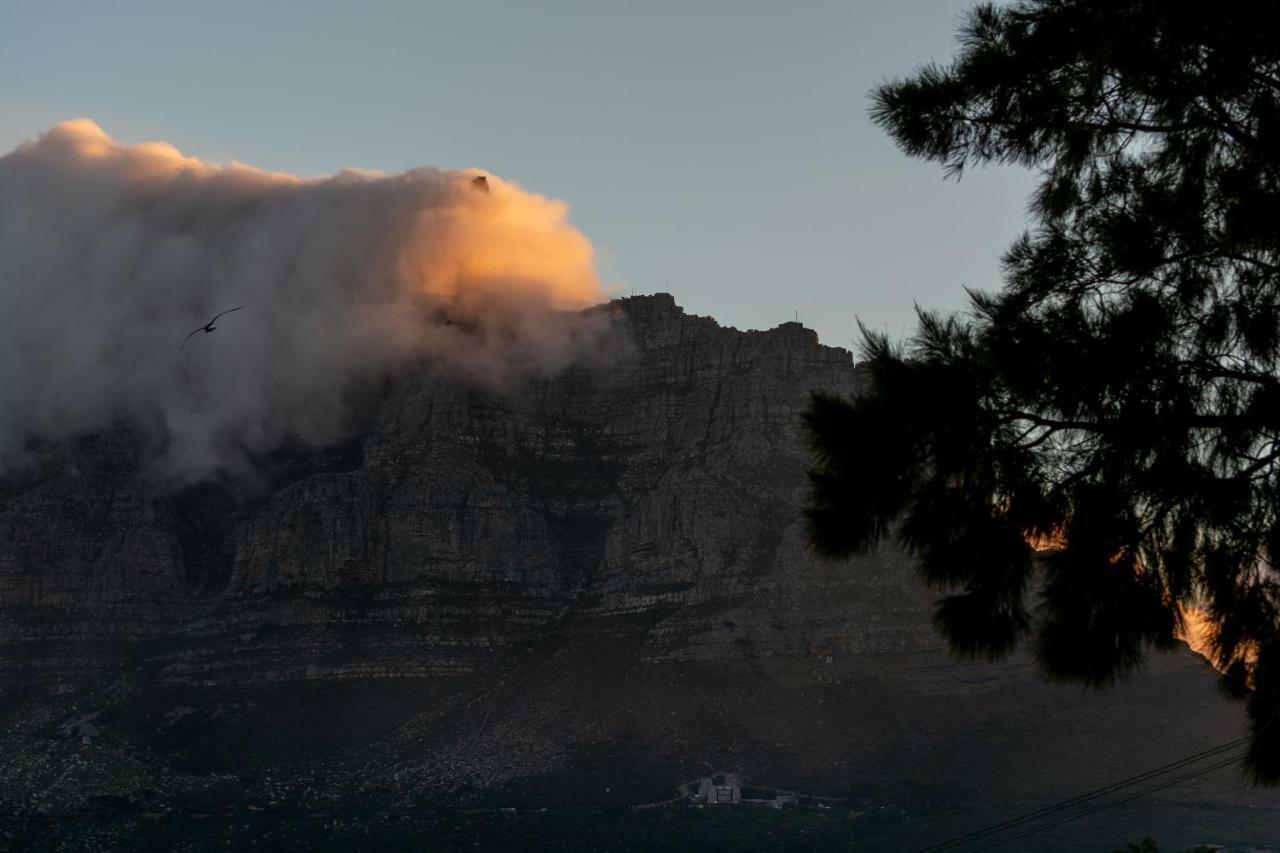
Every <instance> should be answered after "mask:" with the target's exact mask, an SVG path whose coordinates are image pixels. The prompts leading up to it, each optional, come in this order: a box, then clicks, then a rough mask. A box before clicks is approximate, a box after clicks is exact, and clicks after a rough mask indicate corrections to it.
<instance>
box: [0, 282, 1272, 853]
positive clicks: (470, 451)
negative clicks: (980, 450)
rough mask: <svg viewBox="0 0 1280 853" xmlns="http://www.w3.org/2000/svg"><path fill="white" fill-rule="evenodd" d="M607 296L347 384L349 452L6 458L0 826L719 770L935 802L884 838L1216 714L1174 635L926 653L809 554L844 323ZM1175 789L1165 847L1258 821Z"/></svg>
mask: <svg viewBox="0 0 1280 853" xmlns="http://www.w3.org/2000/svg"><path fill="white" fill-rule="evenodd" d="M599 310H602V311H606V312H608V314H609V316H610V318H611V319H612V321H613V323H614V325H615V331H616V332H617V339H618V340H619V341H624V342H626V345H625V346H623V347H621V348H620V350H619V352H618V353H616V354H615V357H614V358H613V359H612V360H611V361H609V362H608V363H607V364H603V363H602V364H597V365H593V366H586V365H584V366H579V367H575V368H573V369H570V370H568V371H566V372H564V373H562V374H561V375H558V376H556V377H553V378H550V379H541V380H529V381H527V382H524V383H523V384H520V385H519V386H517V387H507V388H504V389H502V390H494V389H484V388H479V387H477V386H475V385H473V384H466V383H462V382H459V381H456V380H454V379H452V378H450V377H447V376H442V375H439V374H438V373H435V372H433V371H432V370H431V369H430V368H429V366H426V365H423V366H420V367H419V368H417V369H413V370H408V371H405V372H404V373H402V374H401V375H399V376H396V377H394V378H393V379H391V380H389V381H387V382H386V383H385V384H384V385H381V386H379V387H376V388H367V389H358V391H359V395H360V397H361V400H362V403H361V405H360V407H359V412H360V420H359V423H358V424H356V425H355V428H354V429H353V431H352V434H351V438H350V440H349V441H347V442H346V443H345V444H343V445H341V446H338V447H333V448H329V449H326V450H324V451H318V452H294V451H288V450H286V451H281V452H280V453H278V454H276V455H275V456H273V457H272V458H270V459H265V460H261V462H262V472H263V473H262V475H261V477H260V478H259V479H258V480H256V481H254V482H252V483H249V482H245V481H243V480H237V481H228V482H222V483H205V484H202V485H198V486H194V487H187V488H183V489H180V490H173V489H166V488H162V487H160V486H157V485H156V484H155V483H154V481H153V480H151V479H149V478H148V477H147V476H146V474H145V473H144V470H143V469H144V467H145V465H144V463H143V461H142V460H145V459H146V458H147V455H148V454H147V450H148V448H146V447H143V446H140V444H139V440H138V439H137V438H136V436H134V435H132V434H130V433H129V432H128V431H125V430H116V431H111V432H108V433H105V434H102V435H99V436H96V437H94V438H91V439H86V440H84V441H82V442H80V443H79V444H78V445H77V446H74V447H56V448H46V449H44V450H43V451H42V452H41V453H39V454H37V456H36V457H35V458H34V461H33V462H32V464H31V465H30V466H29V467H27V468H26V469H24V470H22V471H20V472H18V473H17V474H15V475H11V476H9V477H8V478H7V479H5V480H4V481H0V754H3V755H5V756H6V760H5V761H4V762H0V843H2V841H3V839H4V838H5V837H6V836H5V835H4V833H5V831H6V824H5V819H4V817H3V815H5V814H8V815H19V816H21V815H27V816H32V817H31V820H35V821H37V823H36V824H34V826H35V827H36V829H35V830H34V834H28V835H25V836H21V835H20V836H19V837H22V838H25V839H26V840H27V841H29V842H30V845H31V846H32V847H34V848H39V849H46V848H47V847H49V846H52V845H50V844H49V843H48V841H49V838H50V836H49V835H48V834H47V833H48V831H49V825H48V824H46V823H39V821H41V820H44V819H45V818H44V817H42V816H45V815H63V816H66V815H72V816H78V817H76V820H79V821H82V822H81V823H75V822H72V823H65V822H64V823H63V824H60V825H64V826H69V827H72V829H70V830H67V832H68V833H69V834H68V835H67V838H69V839H71V840H70V841H68V843H67V845H63V846H68V848H69V849H71V848H75V845H76V844H77V843H79V842H78V840H77V839H79V838H80V833H81V831H82V830H83V829H84V826H85V824H83V821H85V820H90V821H91V822H92V821H95V820H99V818H98V817H92V818H87V817H85V815H97V814H99V812H100V811H101V809H102V808H106V806H103V804H104V803H105V804H108V805H110V807H111V808H113V809H116V810H117V811H118V812H119V813H120V814H124V815H125V817H123V818H119V817H118V815H117V817H110V818H101V820H106V821H108V823H109V825H110V826H111V827H114V829H113V830H112V831H113V832H115V831H116V830H119V832H118V833H117V834H116V835H112V836H110V838H111V839H114V840H111V841H110V843H108V842H107V841H103V843H102V844H99V845H98V847H96V848H95V849H100V848H103V847H110V846H112V845H113V844H116V843H119V844H120V845H122V846H123V848H124V849H132V847H131V844H132V842H130V841H129V838H130V837H131V836H130V835H129V833H130V832H132V831H133V830H132V829H130V827H133V826H134V824H132V823H129V821H132V820H135V818H132V817H128V815H133V814H136V813H141V812H146V813H155V814H167V815H170V816H177V817H174V818H173V819H174V820H179V819H180V818H181V816H183V815H190V814H192V813H208V812H213V813H217V814H223V813H225V814H237V815H239V814H247V812H245V809H256V810H257V811H255V812H253V813H254V814H258V815H262V814H268V813H270V810H272V809H293V810H295V811H294V812H290V813H291V814H292V813H296V810H298V809H302V810H304V811H306V812H307V813H308V814H310V813H313V812H314V813H323V814H328V813H330V812H331V811H333V810H340V809H343V808H354V809H355V810H356V812H358V813H359V814H362V815H365V816H367V814H369V813H370V809H374V810H375V811H377V810H379V809H386V808H391V807H394V808H404V807H406V804H409V805H413V807H414V808H417V807H418V805H420V804H421V803H424V802H438V801H440V798H442V797H443V798H445V799H446V800H447V801H448V802H450V803H454V804H457V803H466V804H470V805H473V806H476V805H481V806H482V805H486V804H487V805H490V806H492V805H497V806H500V807H506V806H507V805H509V804H520V805H525V804H529V803H535V804H544V803H545V804H549V805H552V806H563V805H565V804H566V803H568V804H576V805H584V804H586V805H590V806H593V807H599V806H609V805H613V806H620V805H628V804H634V803H637V802H643V801H646V800H665V799H667V798H669V797H670V796H671V795H672V793H673V791H674V790H675V786H676V785H678V784H679V783H681V782H684V781H688V780H689V779H691V778H696V777H698V776H700V775H704V774H708V773H713V772H716V771H720V770H723V771H732V772H737V773H739V774H742V775H743V777H744V778H746V779H749V780H754V781H755V782H757V783H762V784H770V785H779V786H784V787H790V788H797V789H801V790H809V791H815V792H820V793H827V794H836V795H842V796H850V797H852V798H853V799H852V800H851V802H856V803H863V804H866V803H872V804H875V805H874V808H875V809H891V810H892V813H893V814H896V815H907V814H909V813H910V814H923V815H932V816H934V817H937V816H938V815H941V817H938V820H939V821H941V822H940V823H937V824H930V823H928V822H927V821H917V822H916V823H914V824H910V825H907V824H905V823H903V825H904V826H906V827H907V828H906V829H895V830H892V832H890V831H889V830H884V831H885V832H890V834H888V835H876V834H875V833H879V832H881V830H882V829H883V827H884V826H885V825H887V824H883V822H881V823H877V822H876V821H874V820H873V821H871V822H870V823H866V822H865V821H864V822H862V823H857V822H855V823H854V824H850V826H852V827H853V828H854V829H855V830H857V831H861V830H858V829H857V828H858V827H871V829H868V830H867V832H870V833H871V834H872V835H871V836H868V837H875V838H880V839H881V841H882V842H883V843H881V844H879V846H877V844H876V843H869V846H868V847H867V849H884V850H897V849H909V848H912V847H918V846H920V845H921V844H923V843H931V842H934V841H937V840H939V838H940V837H945V836H946V835H947V834H949V833H951V832H952V831H953V828H954V824H948V823H947V822H946V820H947V819H948V818H947V815H959V816H960V818H959V819H960V820H962V821H971V820H972V814H973V813H974V811H973V810H974V809H975V808H977V809H985V810H986V811H984V812H982V813H983V814H986V815H988V816H990V817H992V818H993V819H999V818H1000V817H1007V816H1008V814H1007V813H1005V812H1001V811H998V810H996V811H992V808H993V807H992V805H991V804H992V803H994V802H1001V803H1005V804H1009V803H1014V804H1016V806H1017V810H1018V811H1021V810H1027V809H1030V808H1033V807H1035V806H1036V805H1044V804H1045V803H1047V802H1049V801H1051V800H1052V799H1055V798H1057V797H1061V796H1070V795H1073V794H1078V793H1079V792H1080V791H1081V790H1086V789H1088V788H1091V787H1095V786H1098V785H1103V784H1107V783H1109V782H1111V781H1114V780H1115V779H1116V778H1119V777H1122V776H1125V775H1129V774H1130V773H1132V772H1136V771H1137V770H1139V769H1142V768H1145V767H1152V766H1157V765H1160V764H1163V763H1166V762H1167V761H1168V760H1170V758H1171V757H1176V755H1181V754H1185V753H1188V752H1192V751H1194V750H1196V749H1201V748H1204V747H1207V746H1211V745H1214V744H1217V743H1220V742H1222V741H1225V740H1228V739H1230V738H1231V737H1233V736H1235V735H1236V734H1238V733H1239V730H1240V726H1241V715H1240V714H1239V711H1238V709H1237V708H1236V707H1234V706H1231V705H1229V704H1227V703H1226V702H1224V701H1223V700H1222V699H1221V698H1220V697H1218V696H1217V695H1216V694H1215V692H1214V687H1213V679H1212V676H1211V675H1210V674H1209V673H1208V672H1207V671H1206V669H1205V667H1204V666H1203V664H1202V663H1201V662H1200V661H1198V659H1195V658H1194V657H1192V656H1190V655H1189V654H1182V655H1173V656H1170V657H1165V658H1160V659H1158V660H1157V661H1156V664H1155V666H1154V668H1153V670H1152V671H1150V672H1149V673H1148V674H1147V675H1145V676H1143V677H1142V678H1139V679H1136V680H1135V681H1134V682H1133V683H1132V684H1130V685H1129V686H1127V687H1125V688H1124V689H1122V690H1119V691H1117V692H1115V693H1113V694H1110V695H1109V696H1107V697H1105V698H1099V697H1097V696H1093V695H1081V694H1080V693H1078V692H1077V691H1075V690H1072V689H1067V688H1059V687H1053V686H1049V685H1045V684H1043V683H1042V682H1041V681H1040V680H1039V678H1038V677H1037V676H1036V675H1035V673H1034V671H1033V669H1032V667H1031V666H1030V665H1029V663H1028V661H1027V660H1026V659H1025V658H1017V657H1015V658H1014V659H1012V660H1010V661H1008V662H1005V663H1002V664H999V665H988V664H981V663H979V664H962V663H957V662H955V661H953V660H951V659H949V658H948V657H947V656H946V655H945V654H944V653H941V652H940V643H939V640H938V638H937V636H936V635H935V634H934V632H933V631H932V629H931V627H930V611H931V599H932V595H931V594H930V593H929V592H927V591H926V590H924V589H923V588H922V587H921V586H920V585H919V583H918V582H917V580H916V579H915V576H914V574H913V572H912V571H911V569H910V567H909V566H908V565H906V564H905V563H904V562H903V561H902V560H901V559H900V558H898V557H896V556H894V555H892V554H881V555H878V556H876V557H872V558H868V559H865V560H863V561H861V562H859V563H856V564H852V565H829V564H824V563H821V562H819V561H817V560H816V559H815V558H814V557H813V555H812V554H811V553H810V552H809V551H808V549H807V548H806V546H805V542H804V531H803V523H802V520H801V517H800V514H799V503H800V499H801V497H802V495H803V491H804V488H805V476H804V468H805V458H804V454H803V450H802V444H801V440H800V436H799V433H798V427H799V422H798V415H799V413H800V411H801V409H802V407H803V406H804V405H805V402H806V398H807V394H808V392H809V391H810V390H811V389H826V390H834V391H841V392H849V391H852V390H853V389H855V388H856V387H857V383H858V382H859V374H858V371H857V369H856V368H855V366H854V364H853V363H852V359H851V356H850V354H849V353H848V352H846V351H844V350H840V349H835V348H831V347H825V346H822V345H820V344H819V343H818V341H817V339H816V337H815V335H814V333H813V332H811V331H809V330H807V329H805V328H803V327H802V326H800V325H798V324H794V323H786V324H783V325H781V326H779V327H777V328H775V329H772V330H770V331H766V332H740V331H737V330H735V329H730V328H723V327H721V326H719V325H717V324H716V323H715V322H714V321H713V320H711V319H708V318H704V317H695V316H690V315H687V314H686V313H684V312H683V311H682V310H681V309H680V308H679V307H677V306H676V304H675V303H674V301H673V300H672V298H671V297H670V296H667V295H664V294H658V295H655V296H649V297H639V298H632V299H622V300H618V301H616V302H614V303H612V304H610V305H608V306H604V307H602V308H601V309H599ZM867 452H869V453H871V452H874V448H868V449H867ZM1172 745H1177V748H1176V750H1174V752H1176V755H1172V754H1171V750H1173V749H1174V747H1173V746H1172ZM1046 766H1051V767H1053V768H1055V771H1054V772H1053V773H1045V772H1043V770H1042V768H1043V767H1046ZM1175 800H1176V801H1175V802H1173V803H1172V804H1171V805H1168V806H1167V808H1164V810H1163V811H1159V812H1158V814H1153V816H1152V817H1151V820H1153V821H1155V822H1154V823H1150V824H1146V826H1149V827H1154V826H1159V825H1165V826H1173V827H1179V826H1180V827H1183V829H1186V830H1187V832H1186V833H1184V834H1183V835H1176V834H1175V835H1172V836H1170V835H1164V836H1162V843H1163V841H1164V840H1166V839H1167V840H1169V842H1170V843H1171V844H1174V843H1178V839H1180V838H1185V839H1186V840H1187V842H1188V843H1190V842H1192V841H1203V840H1212V839H1213V838H1215V836H1212V835H1205V834H1203V833H1202V834H1195V833H1194V832H1191V829H1194V828H1196V827H1203V826H1204V825H1206V824H1205V823H1204V821H1202V820H1201V821H1200V822H1199V823H1197V822H1196V821H1197V820H1200V817H1197V816H1202V814H1203V809H1205V808H1209V809H1211V810H1214V809H1216V810H1217V811H1215V812H1214V815H1215V816H1216V819H1220V820H1230V821H1231V822H1232V823H1231V825H1233V826H1236V827H1238V828H1241V829H1242V832H1243V833H1244V835H1243V836H1242V837H1245V840H1249V838H1251V837H1252V836H1250V835H1249V833H1252V831H1253V829H1252V828H1253V827H1255V826H1256V825H1257V822H1258V821H1262V822H1263V823H1265V824H1266V825H1268V826H1276V825H1280V803H1277V801H1276V800H1275V798H1274V796H1271V797H1268V796H1266V795H1264V794H1261V793H1257V792H1248V791H1246V790H1244V789H1243V787H1242V785H1241V783H1240V781H1239V779H1238V778H1237V777H1230V778H1225V779H1224V778H1222V777H1217V778H1215V779H1213V780H1206V781H1204V782H1203V783H1201V782H1192V783H1187V785H1185V786H1183V787H1181V788H1179V789H1178V793H1177V797H1175ZM352 804H354V805H352ZM415 804H417V805H415ZM1206 804H1208V805H1206ZM859 808H861V806H859ZM95 810H97V811H95ZM263 810H267V811H263ZM326 810H328V811H326ZM1197 810H1199V811H1197ZM377 813H379V814H381V813H383V812H380V811H379V812H377ZM882 813H883V814H887V813H889V812H881V811H875V812H871V813H869V814H882ZM112 814H116V813H115V812H112ZM1228 815H1230V818H1228V817H1227V816H1228ZM183 819H185V818H183ZM362 819H363V818H362ZM850 819H852V818H850ZM932 819H933V818H932V817H931V818H930V820H932ZM1126 819H1127V818H1126ZM22 820H26V818H22ZM326 820H327V819H326ZM110 821H116V822H115V823H110ZM120 821H123V823H121V822H120ZM237 821H238V819H237ZM1250 821H1253V823H1250ZM1268 822H1269V823H1268ZM94 825H95V826H96V825H97V824H94ZM237 825H239V824H238V823H237ZM897 825H898V824H897V823H895V824H894V826H897ZM31 826H32V824H22V826H20V827H19V830H18V832H19V833H22V832H26V831H27V830H28V829H30V827H31ZM246 826H247V824H246ZM930 826H936V827H939V828H937V829H936V832H937V833H939V835H930V834H929V832H932V831H934V830H928V827H930ZM876 827H881V829H876ZM964 828H965V829H971V828H973V827H972V825H971V824H965V825H964ZM1189 828H1190V829H1189ZM189 829H190V827H188V826H187V825H186V824H180V825H179V827H178V829H176V830H175V832H178V833H179V836H178V837H181V838H183V839H184V843H186V842H185V839H187V838H188V830H189ZM926 830H927V831H926ZM331 831H332V830H331V828H329V824H328V823H325V824H324V829H323V832H325V833H328V832H331ZM432 831H434V830H432ZM843 831H844V830H843V829H842V830H841V832H843ZM851 831H853V830H851ZM1065 831H1066V830H1064V832H1065ZM1150 831H1153V830H1150ZM903 832H905V833H906V834H905V835H904V834H902V833H903ZM42 833H43V834H42ZM893 833H898V834H896V835H895V834H893ZM911 833H915V834H914V835H913V834H911ZM1141 834H1142V833H1136V834H1135V833H1133V832H1130V831H1129V829H1128V825H1127V824H1124V826H1123V832H1122V834H1120V835H1118V836H1116V838H1115V840H1116V842H1117V843H1116V844H1114V845H1112V846H1115V847H1118V846H1122V844H1123V842H1125V841H1128V840H1133V839H1134V838H1135V837H1137V836H1138V835H1141ZM1254 834H1255V835H1256V833H1254ZM1263 834H1264V835H1265V833H1263ZM1246 836H1247V837H1246ZM10 837H13V836H12V833H10ZM103 837H104V838H105V837H106V836H103ZM1063 837H1065V838H1066V839H1067V840H1066V841H1064V842H1063V843H1062V844H1061V845H1059V846H1058V847H1055V846H1054V845H1053V843H1052V838H1049V840H1048V841H1046V842H1045V845H1044V846H1043V847H1041V849H1045V850H1053V849H1063V850H1074V849H1079V848H1078V846H1076V845H1074V844H1073V843H1072V841H1071V840H1070V836H1069V835H1067V836H1063ZM1099 837H1103V836H1099ZM1105 837H1107V838H1110V836H1105ZM1217 837H1219V838H1220V837H1221V836H1217ZM121 839H124V840H123V841H122V840H121ZM217 844H218V846H221V841H220V840H219V841H218V842H217ZM161 846H162V847H165V848H167V847H169V846H170V845H169V844H168V843H167V842H166V843H164V844H161ZM189 846H190V845H189ZM464 846H465V845H464ZM199 848H200V845H199V844H195V845H194V846H193V849H199ZM450 849H452V848H450ZM468 849H470V848H469V847H468ZM584 849H591V848H590V846H589V845H588V846H587V847H586V848H584ZM619 849H622V848H619ZM626 849H631V848H626Z"/></svg>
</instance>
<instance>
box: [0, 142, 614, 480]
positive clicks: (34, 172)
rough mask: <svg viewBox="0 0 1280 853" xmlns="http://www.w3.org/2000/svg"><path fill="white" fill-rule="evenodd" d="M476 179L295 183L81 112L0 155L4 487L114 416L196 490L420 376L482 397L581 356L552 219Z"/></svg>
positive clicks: (341, 422)
mask: <svg viewBox="0 0 1280 853" xmlns="http://www.w3.org/2000/svg"><path fill="white" fill-rule="evenodd" d="M478 174H480V173H479V172H477V171H475V170H466V171H445V170H440V169H434V168H420V169H413V170H411V171H408V172H404V173H402V174H397V175H383V174H378V173H370V172H357V171H345V172H342V173H340V174H337V175H334V176H332V177H328V178H323V179H317V180H305V179H301V178H297V177H294V176H291V175H285V174H276V173H269V172H264V171H260V170H258V169H254V168H251V167H248V166H244V165H240V164H231V165H226V166H223V165H215V164H210V163H205V162H202V161H201V160H198V159H195V158H192V157H185V156H183V155H182V154H181V152H179V151H178V150H177V149H175V148H174V147H172V146H170V145H166V144H164V143H147V144H143V145H132V146H129V145H123V144H121V143H119V142H117V141H115V140H113V139H112V138H111V137H109V136H108V135H107V134H106V133H104V132H103V131H102V129H101V128H100V127H98V126H97V125H96V124H95V123H93V122H92V121H89V120H86V119H80V120H77V121H69V122H65V123H63V124H59V125H57V126H56V127H54V128H53V129H52V130H50V131H49V132H47V133H45V134H44V135H42V136H40V137H39V138H38V139H36V140H34V141H32V142H28V143H25V144H23V145H21V146H19V147H18V148H17V149H15V150H14V151H12V152H10V153H9V154H6V155H4V156H3V157H0V472H2V471H3V470H5V469H6V468H8V467H11V466H12V465H14V464H15V463H16V462H17V461H18V460H19V459H20V458H21V457H22V454H23V449H24V447H27V446H28V445H29V444H30V442H32V441H33V440H37V441H53V442H57V441H62V440H66V439H69V438H73V437H75V436H79V435H85V434H91V433H94V432H97V431H100V430H102V429H104V428H107V427H110V426H112V425H114V424H117V423H127V424H129V425H130V426H131V427H133V428H136V429H139V430H141V432H142V434H144V435H146V436H147V438H148V439H149V443H150V444H151V445H153V446H154V447H155V448H156V451H155V454H154V458H153V459H152V464H153V465H154V466H156V470H158V471H159V472H160V473H161V475H162V476H164V477H166V478H176V479H179V480H191V479H197V478H200V477H205V476H208V475H210V474H212V473H215V472H219V471H226V470H232V469H237V468H243V467H244V466H245V465H246V460H247V459H248V458H249V457H250V456H251V455H252V454H257V453H263V452H267V451H270V450H272V449H275V448H277V447H279V446H281V445H282V444H283V443H285V442H286V441H291V442H299V443H302V444H304V445H308V446H323V445H325V444H327V443H330V442H333V441H335V440H336V439H338V438H341V437H342V435H343V434H344V432H345V431H346V430H347V429H348V428H349V426H350V423H349V421H350V417H351V412H350V411H349V406H348V404H347V402H346V401H347V400H348V399H349V398H350V396H351V392H352V390H353V388H358V387H359V386H361V385H362V384H366V383H369V382H372V381H375V380H377V379H378V378H379V377H381V376H385V375H386V374H388V373H390V372H394V371H397V370H400V369H403V368H405V367H406V366H408V365H410V364H412V363H415V362H418V361H421V360H428V361H430V362H431V363H432V364H434V365H435V366H436V367H437V368H438V369H442V370H448V371H452V372H455V373H457V374H459V375H460V376H462V377H465V378H467V379H470V380H473V381H478V382H486V383H495V382H503V381H506V380H509V379H510V378H512V377H513V376H515V375H522V374H526V373H528V372H535V373H551V372H554V371H557V370H559V369H562V368H563V367H565V366H566V365H568V364H570V363H572V362H573V361H574V360H576V359H579V358H581V357H584V356H585V355H587V354H590V353H592V352H594V351H595V350H596V349H598V348H599V347H600V346H602V341H603V337H604V336H605V335H606V334H607V329H606V328H605V327H604V326H603V325H602V323H603V320H602V319H601V315H599V314H585V315H584V314H582V313H581V312H580V310H579V309H582V308H584V307H586V306H589V305H591V304H594V303H598V302H600V301H602V300H603V299H604V298H605V293H604V291H603V289H602V287H601V284H600V282H599V279H598V277H597V274H596V270H595V262H594V255H593V251H592V246H591V243H590V242H589V241H588V240H587V238H586V237H584V236H583V235H582V234H581V233H580V232H578V231H577V230H576V229H574V228H573V227H572V226H571V225H570V224H569V222H568V219H567V217H568V207H567V206H566V205H565V204H564V203H563V202H560V201H556V200H551V199H547V198H544V197H542V196H538V195H535V194H532V193H529V192H526V191H524V190H522V189H521V188H520V187H518V186H516V185H515V184H512V183H509V182H506V181H503V180H501V179H499V178H497V177H495V176H493V175H488V176H487V184H488V192H484V191H483V190H482V189H481V188H479V187H476V186H473V181H474V179H475V177H476V176H477V175H478ZM237 305H244V306H245V308H244V309H243V310H242V311H238V312H236V313H233V314H229V315H227V316H226V317H223V318H222V319H221V320H220V321H218V324H217V331H216V332H214V333H212V334H207V335H206V334H203V333H201V334H197V335H196V336H194V337H193V338H191V340H190V341H189V342H188V343H187V345H186V346H185V347H183V348H182V349H179V345H180V344H182V342H183V338H184V337H185V336H186V335H187V333H188V332H190V331H191V330H192V329H194V328H196V327H198V326H200V325H203V324H204V323H205V322H206V321H207V320H208V319H209V318H211V317H212V316H213V315H214V314H216V313H218V312H219V311H224V310H226V309H228V308H233V307H235V306H237Z"/></svg>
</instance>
